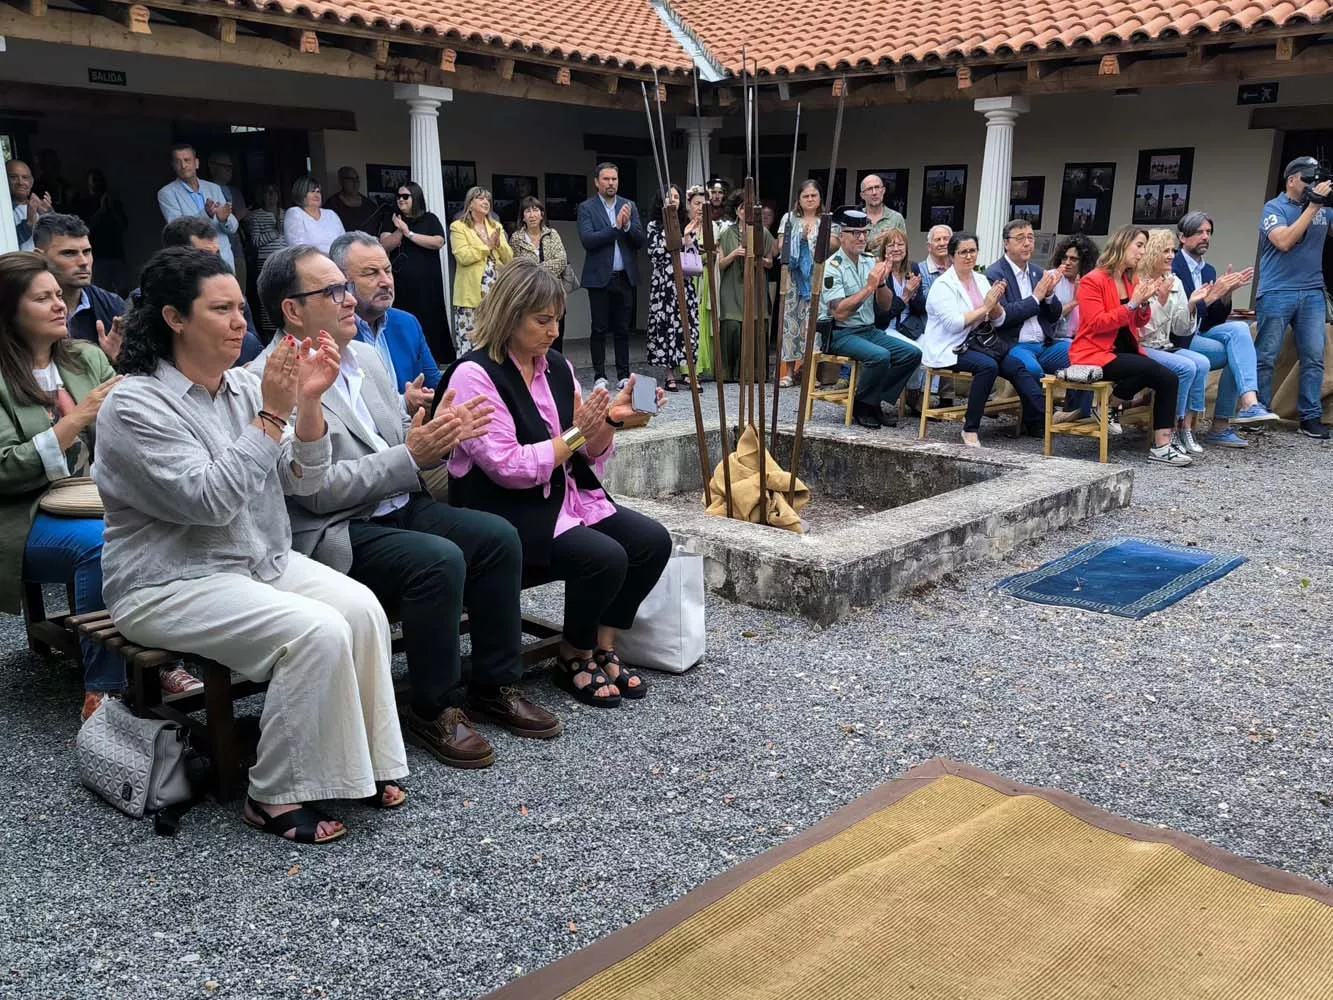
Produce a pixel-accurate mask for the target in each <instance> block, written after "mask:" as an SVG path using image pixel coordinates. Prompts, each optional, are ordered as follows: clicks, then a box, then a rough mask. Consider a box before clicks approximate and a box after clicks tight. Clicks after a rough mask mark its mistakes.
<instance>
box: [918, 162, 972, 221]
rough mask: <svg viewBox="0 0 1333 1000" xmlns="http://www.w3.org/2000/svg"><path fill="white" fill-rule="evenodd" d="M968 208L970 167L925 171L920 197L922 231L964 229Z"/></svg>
mask: <svg viewBox="0 0 1333 1000" xmlns="http://www.w3.org/2000/svg"><path fill="white" fill-rule="evenodd" d="M966 204H967V164H965V163H951V164H946V165H944V166H935V167H926V179H925V185H924V190H923V191H922V193H921V228H922V229H924V230H929V229H930V227H931V226H948V227H950V228H951V229H954V230H958V229H963V228H964V225H963V210H964V207H965V206H966Z"/></svg>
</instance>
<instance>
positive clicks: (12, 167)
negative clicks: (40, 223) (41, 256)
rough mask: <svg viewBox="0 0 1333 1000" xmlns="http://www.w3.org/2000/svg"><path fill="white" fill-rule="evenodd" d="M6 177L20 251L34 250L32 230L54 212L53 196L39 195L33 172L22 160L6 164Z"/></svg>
mask: <svg viewBox="0 0 1333 1000" xmlns="http://www.w3.org/2000/svg"><path fill="white" fill-rule="evenodd" d="M5 177H6V178H7V179H8V181H9V200H10V203H11V204H12V205H13V206H14V230H15V234H16V235H17V236H18V244H19V249H20V250H31V249H32V230H33V227H34V226H36V225H37V220H38V219H39V218H40V217H41V216H43V215H46V214H47V213H48V212H52V211H54V209H53V208H52V207H51V195H50V194H48V193H46V192H42V193H40V194H39V193H38V192H36V191H34V190H33V189H32V171H31V170H30V169H29V168H28V165H27V164H26V163H24V162H23V161H22V160H10V161H9V162H8V163H6V164H5Z"/></svg>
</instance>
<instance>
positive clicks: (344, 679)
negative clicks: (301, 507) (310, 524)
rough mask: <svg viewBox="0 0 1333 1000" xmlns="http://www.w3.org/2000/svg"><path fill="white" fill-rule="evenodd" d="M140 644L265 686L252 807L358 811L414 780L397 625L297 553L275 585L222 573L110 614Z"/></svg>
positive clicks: (369, 599)
mask: <svg viewBox="0 0 1333 1000" xmlns="http://www.w3.org/2000/svg"><path fill="white" fill-rule="evenodd" d="M111 616H112V618H113V619H114V620H115V622H116V625H117V627H118V628H119V629H120V631H121V634H122V635H124V636H125V637H126V638H127V639H129V640H130V641H131V642H135V643H139V644H140V645H146V646H159V647H162V648H164V649H178V650H182V651H186V652H190V653H197V654H199V655H201V656H206V657H208V658H209V659H211V660H216V661H217V662H218V663H221V664H223V665H224V666H226V667H229V668H230V669H232V670H234V671H236V672H237V673H238V674H241V675H242V676H243V677H245V678H246V679H248V680H252V681H265V680H266V681H268V682H269V687H268V693H267V694H266V695H265V697H264V712H263V714H262V715H261V716H260V720H259V726H260V735H259V754H258V759H257V760H256V762H255V765H254V767H252V768H251V769H250V795H251V797H252V798H254V799H255V800H256V801H258V802H264V803H272V804H285V803H291V802H309V801H313V800H318V799H359V798H365V797H367V796H371V795H374V794H375V782H376V781H389V780H392V779H395V778H402V777H405V776H406V775H407V752H406V751H405V750H404V748H403V736H402V732H401V730H400V729H399V726H398V711H397V708H396V707H395V704H394V695H393V679H392V677H391V676H390V673H389V664H390V659H391V657H392V652H391V649H390V638H389V621H388V619H387V618H385V616H384V610H383V608H381V607H380V603H379V601H378V600H377V599H376V598H375V595H374V594H373V593H371V591H370V590H369V589H368V588H367V587H365V586H363V585H362V584H360V583H357V582H356V581H355V580H353V579H351V578H349V577H346V576H344V575H343V574H341V573H339V572H337V571H336V570H333V569H329V568H328V567H327V566H324V565H322V564H320V563H317V562H315V561H314V560H313V559H308V558H306V557H305V556H303V555H301V554H300V553H297V552H290V553H288V555H287V569H286V570H285V572H284V573H283V574H282V576H280V577H279V578H278V579H276V580H274V581H273V582H272V583H260V582H259V581H258V580H253V579H251V578H250V577H248V576H241V575H239V574H236V573H217V574H215V575H213V576H207V577H203V578H200V579H197V580H180V581H177V582H175V583H169V584H164V585H163V586H160V587H145V588H143V589H141V590H137V591H135V592H134V593H132V594H130V595H128V596H127V597H125V598H124V599H123V600H120V601H117V602H116V606H115V607H113V608H111Z"/></svg>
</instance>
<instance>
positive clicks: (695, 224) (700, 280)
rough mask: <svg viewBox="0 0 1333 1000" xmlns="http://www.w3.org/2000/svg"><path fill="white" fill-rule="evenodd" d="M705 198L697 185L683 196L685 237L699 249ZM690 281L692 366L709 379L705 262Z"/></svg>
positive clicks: (710, 331)
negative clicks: (694, 328)
mask: <svg viewBox="0 0 1333 1000" xmlns="http://www.w3.org/2000/svg"><path fill="white" fill-rule="evenodd" d="M707 198H708V194H707V192H705V191H704V189H703V187H702V186H701V185H698V184H696V185H694V186H693V187H692V188H690V189H689V191H688V192H686V194H685V200H686V203H687V205H688V206H689V212H690V221H689V222H688V223H687V224H686V226H685V234H686V235H687V236H690V235H692V236H693V237H694V240H695V243H696V244H697V245H698V246H699V247H701V248H702V247H703V236H702V235H700V234H701V232H702V229H703V211H704V202H705V201H706V200H707ZM690 280H691V281H693V282H694V283H695V288H696V289H697V290H698V292H699V347H698V350H697V351H695V355H694V365H695V368H696V369H697V370H698V372H699V378H700V379H711V378H712V377H713V316H712V307H711V305H710V304H709V301H708V296H709V291H708V283H709V281H710V280H711V276H710V275H709V273H708V266H707V263H706V262H705V265H704V273H703V274H701V275H699V277H697V278H691V279H690Z"/></svg>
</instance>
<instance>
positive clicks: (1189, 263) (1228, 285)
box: [1171, 212, 1278, 448]
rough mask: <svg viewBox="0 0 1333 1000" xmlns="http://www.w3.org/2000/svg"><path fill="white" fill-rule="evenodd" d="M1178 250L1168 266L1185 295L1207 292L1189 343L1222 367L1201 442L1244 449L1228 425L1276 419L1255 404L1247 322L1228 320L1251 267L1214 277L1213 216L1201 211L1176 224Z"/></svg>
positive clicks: (1254, 363)
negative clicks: (1210, 257)
mask: <svg viewBox="0 0 1333 1000" xmlns="http://www.w3.org/2000/svg"><path fill="white" fill-rule="evenodd" d="M1176 230H1177V232H1178V233H1179V234H1180V248H1181V250H1182V252H1181V253H1178V254H1176V256H1175V259H1174V260H1173V261H1172V262H1171V270H1172V271H1174V272H1175V274H1176V277H1177V278H1179V279H1180V282H1181V285H1182V286H1183V287H1184V289H1185V294H1186V295H1187V296H1190V297H1191V298H1192V297H1193V295H1194V291H1195V289H1198V288H1203V287H1207V288H1208V294H1207V295H1205V296H1204V298H1203V301H1202V302H1200V303H1199V304H1198V305H1196V306H1195V307H1194V311H1195V313H1196V314H1197V315H1198V317H1199V332H1198V333H1196V334H1195V335H1194V339H1193V340H1191V341H1190V343H1189V349H1190V350H1191V351H1198V352H1199V353H1200V354H1202V355H1203V356H1204V357H1206V358H1207V359H1208V362H1209V364H1210V365H1211V366H1212V368H1213V370H1214V371H1216V370H1217V369H1219V368H1221V369H1223V372H1222V380H1221V382H1220V383H1219V384H1218V387H1217V402H1216V404H1215V405H1214V407H1213V426H1212V428H1211V429H1210V431H1209V434H1208V438H1207V442H1208V443H1209V444H1215V445H1218V446H1220V447H1223V448H1247V447H1249V443H1248V442H1247V441H1246V440H1245V439H1244V438H1242V437H1241V436H1240V435H1239V434H1237V433H1236V432H1235V431H1233V430H1232V429H1231V423H1232V421H1233V420H1234V422H1235V423H1237V424H1242V425H1244V424H1257V423H1271V422H1273V421H1276V420H1277V419H1278V417H1277V414H1275V413H1273V412H1272V411H1271V410H1269V409H1268V407H1266V406H1264V404H1263V403H1261V402H1259V393H1258V388H1259V373H1258V359H1257V357H1256V355H1255V351H1254V338H1252V337H1251V336H1250V325H1249V324H1248V323H1246V322H1244V321H1243V320H1233V319H1231V293H1232V292H1233V291H1235V290H1236V289H1237V288H1239V287H1240V286H1241V285H1244V284H1248V283H1249V281H1250V279H1251V278H1253V277H1254V268H1252V267H1247V268H1246V269H1245V270H1243V271H1232V270H1231V269H1230V268H1227V273H1226V274H1224V275H1222V276H1221V277H1220V278H1219V277H1218V276H1217V269H1216V268H1214V267H1213V265H1212V264H1207V263H1204V259H1203V257H1204V254H1206V253H1207V252H1208V247H1209V244H1210V243H1211V242H1212V238H1213V220H1212V219H1211V218H1209V217H1208V215H1207V213H1205V212H1190V213H1188V214H1187V215H1185V217H1184V218H1182V219H1181V220H1180V222H1179V223H1178V224H1177V226H1176Z"/></svg>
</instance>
